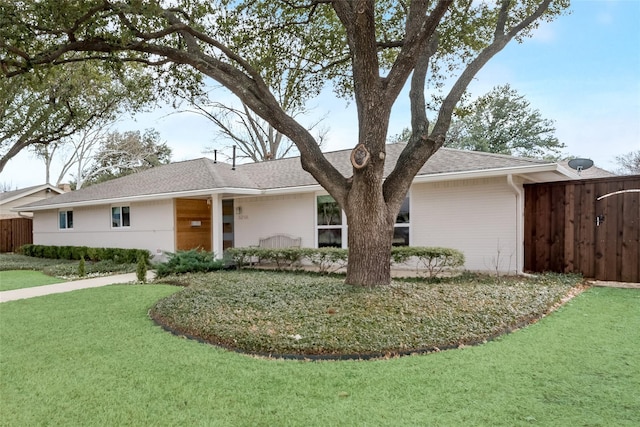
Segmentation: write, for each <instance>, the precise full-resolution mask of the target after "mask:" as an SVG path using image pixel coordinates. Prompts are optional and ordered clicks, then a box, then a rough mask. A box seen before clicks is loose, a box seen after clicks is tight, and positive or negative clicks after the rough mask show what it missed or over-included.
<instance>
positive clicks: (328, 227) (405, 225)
mask: <svg viewBox="0 0 640 427" xmlns="http://www.w3.org/2000/svg"><path fill="white" fill-rule="evenodd" d="M328 195H329V194H328V193H323V192H319V193H316V194H315V197H314V199H313V200H314V201H313V203H314V209H313V212H314V215H313V216H314V218H313V222H314V224H315V225H316V227H315V236H314V238H315V247H316V248H318V247H319V242H318V230H334V229H340V230H341V231H340V232H341V240H342V248H343V249H348V248H349V242H348V233H347V232H348V229H349V227H348V224H347V215H346V214H345V213H344V211H343V210H340V214H341V215H342V221H341V222H342V224H340V225H318V196H328ZM405 199H409V222H397V223H395V224H394V226H393V227H394V229H396V228H406V229H408V230H409V243H408V245H407V246H411V234H412V233H411V217H412V216H413V214H412V212H411V207H412V203H411V191H409V193H407V196H406V198H405ZM403 203H404V202H403ZM402 246H404V245H402Z"/></svg>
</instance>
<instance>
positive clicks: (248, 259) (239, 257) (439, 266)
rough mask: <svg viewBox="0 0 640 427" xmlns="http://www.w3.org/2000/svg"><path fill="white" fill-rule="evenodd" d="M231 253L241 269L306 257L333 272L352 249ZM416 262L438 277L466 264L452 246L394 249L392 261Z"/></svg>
mask: <svg viewBox="0 0 640 427" xmlns="http://www.w3.org/2000/svg"><path fill="white" fill-rule="evenodd" d="M226 256H228V257H229V258H230V259H231V261H232V262H233V263H235V265H236V266H237V267H238V268H242V267H244V266H246V265H248V264H252V263H254V262H269V263H274V264H276V266H277V267H278V268H283V267H286V268H291V267H294V266H297V265H299V264H300V263H301V262H302V261H304V260H307V261H309V262H311V263H312V264H314V265H315V266H317V267H318V271H319V272H320V273H325V274H326V273H332V272H335V271H337V270H339V269H340V268H343V267H345V266H346V265H347V261H348V257H349V251H348V249H341V248H319V249H313V248H283V249H269V248H259V247H248V248H231V249H227V252H226ZM411 260H414V261H415V262H416V270H417V271H420V270H421V269H423V268H424V269H425V270H426V272H427V275H428V276H429V277H436V276H437V275H438V274H440V273H441V272H442V271H443V270H445V269H455V268H458V267H461V266H462V265H464V255H463V254H462V252H460V251H458V250H456V249H451V248H439V247H419V246H416V247H411V246H399V247H393V248H392V249H391V261H392V262H394V263H396V264H404V263H407V262H409V261H411Z"/></svg>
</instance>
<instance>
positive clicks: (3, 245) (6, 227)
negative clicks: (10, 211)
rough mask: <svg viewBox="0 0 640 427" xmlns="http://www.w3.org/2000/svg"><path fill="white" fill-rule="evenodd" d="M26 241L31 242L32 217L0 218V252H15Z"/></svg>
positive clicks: (26, 242)
mask: <svg viewBox="0 0 640 427" xmlns="http://www.w3.org/2000/svg"><path fill="white" fill-rule="evenodd" d="M28 243H33V220H32V219H29V218H9V219H0V252H15V251H16V250H17V249H18V248H19V247H20V246H22V245H26V244H28Z"/></svg>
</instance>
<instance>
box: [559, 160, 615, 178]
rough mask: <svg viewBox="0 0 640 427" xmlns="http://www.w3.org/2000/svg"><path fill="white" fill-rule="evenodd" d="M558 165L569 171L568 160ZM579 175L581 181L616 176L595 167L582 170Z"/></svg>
mask: <svg viewBox="0 0 640 427" xmlns="http://www.w3.org/2000/svg"><path fill="white" fill-rule="evenodd" d="M558 163H559V164H561V165H562V166H564V167H565V168H567V169H569V160H561V161H559V162H558ZM579 175H580V178H581V179H591V178H608V177H611V176H617V175H616V174H615V173H611V172H609V171H608V170H605V169H602V168H599V167H597V166H591V167H590V168H589V169H584V170H582V171H581V172H580V174H579Z"/></svg>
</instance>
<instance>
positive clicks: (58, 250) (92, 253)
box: [18, 245, 151, 264]
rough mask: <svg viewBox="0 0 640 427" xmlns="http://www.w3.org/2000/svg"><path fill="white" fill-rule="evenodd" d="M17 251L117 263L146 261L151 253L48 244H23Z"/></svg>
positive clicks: (43, 256) (136, 250)
mask: <svg viewBox="0 0 640 427" xmlns="http://www.w3.org/2000/svg"><path fill="white" fill-rule="evenodd" d="M18 251H19V253H21V254H23V255H27V256H31V257H37V258H49V259H66V260H80V259H82V258H85V259H89V260H91V261H92V262H97V261H103V260H112V261H114V262H115V263H117V264H135V263H136V262H138V258H139V257H141V256H142V257H144V259H145V262H148V260H149V257H150V256H151V254H150V253H149V251H147V250H144V249H123V248H88V247H86V246H48V245H23V246H21V247H20V249H19V250H18Z"/></svg>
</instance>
